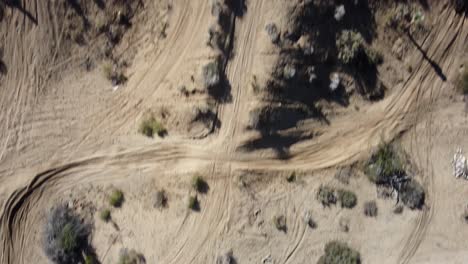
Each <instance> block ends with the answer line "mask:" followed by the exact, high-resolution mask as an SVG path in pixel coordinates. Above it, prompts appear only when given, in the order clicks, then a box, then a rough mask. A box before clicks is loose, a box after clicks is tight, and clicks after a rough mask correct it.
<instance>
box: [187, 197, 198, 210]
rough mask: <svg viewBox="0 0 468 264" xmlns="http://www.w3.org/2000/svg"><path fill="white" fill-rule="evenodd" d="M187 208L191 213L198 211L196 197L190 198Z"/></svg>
mask: <svg viewBox="0 0 468 264" xmlns="http://www.w3.org/2000/svg"><path fill="white" fill-rule="evenodd" d="M188 208H189V209H192V210H193V211H199V210H200V203H199V202H198V197H197V196H190V197H189V200H188Z"/></svg>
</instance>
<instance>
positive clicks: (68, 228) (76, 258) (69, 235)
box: [43, 205, 90, 264]
mask: <svg viewBox="0 0 468 264" xmlns="http://www.w3.org/2000/svg"><path fill="white" fill-rule="evenodd" d="M89 234H90V227H89V226H87V225H85V224H83V223H82V222H81V221H80V219H79V218H78V216H77V215H75V214H74V212H72V211H71V210H70V209H69V208H68V207H66V206H65V205H59V206H57V207H56V208H54V209H53V210H52V211H51V212H50V214H49V216H48V218H47V222H46V226H45V230H44V239H43V247H44V252H45V254H46V256H47V257H48V258H49V259H50V260H51V261H52V262H54V263H57V264H75V263H81V262H82V261H83V254H82V253H83V252H85V253H86V252H87V251H89V245H88V235H89Z"/></svg>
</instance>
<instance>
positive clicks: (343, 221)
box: [338, 217, 349, 232]
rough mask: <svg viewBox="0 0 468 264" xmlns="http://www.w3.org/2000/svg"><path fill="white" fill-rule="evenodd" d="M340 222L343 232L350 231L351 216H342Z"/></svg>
mask: <svg viewBox="0 0 468 264" xmlns="http://www.w3.org/2000/svg"><path fill="white" fill-rule="evenodd" d="M338 224H339V226H340V230H341V231H342V232H349V218H346V217H342V218H340V220H339V221H338Z"/></svg>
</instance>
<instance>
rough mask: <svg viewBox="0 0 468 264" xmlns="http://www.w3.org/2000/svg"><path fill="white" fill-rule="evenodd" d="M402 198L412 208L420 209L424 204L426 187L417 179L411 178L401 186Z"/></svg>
mask: <svg viewBox="0 0 468 264" xmlns="http://www.w3.org/2000/svg"><path fill="white" fill-rule="evenodd" d="M400 199H401V201H402V202H403V204H405V205H406V206H408V207H409V208H410V209H420V208H421V207H422V206H423V205H424V200H425V193H424V188H423V187H422V186H421V185H420V184H419V183H418V182H417V181H415V180H410V181H407V182H405V183H403V185H402V186H401V188H400Z"/></svg>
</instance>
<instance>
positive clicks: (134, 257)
mask: <svg viewBox="0 0 468 264" xmlns="http://www.w3.org/2000/svg"><path fill="white" fill-rule="evenodd" d="M145 263H146V261H145V257H144V256H143V255H142V254H141V253H138V252H136V251H135V250H133V249H130V250H129V249H126V248H123V249H121V250H120V254H119V261H118V264H145Z"/></svg>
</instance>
